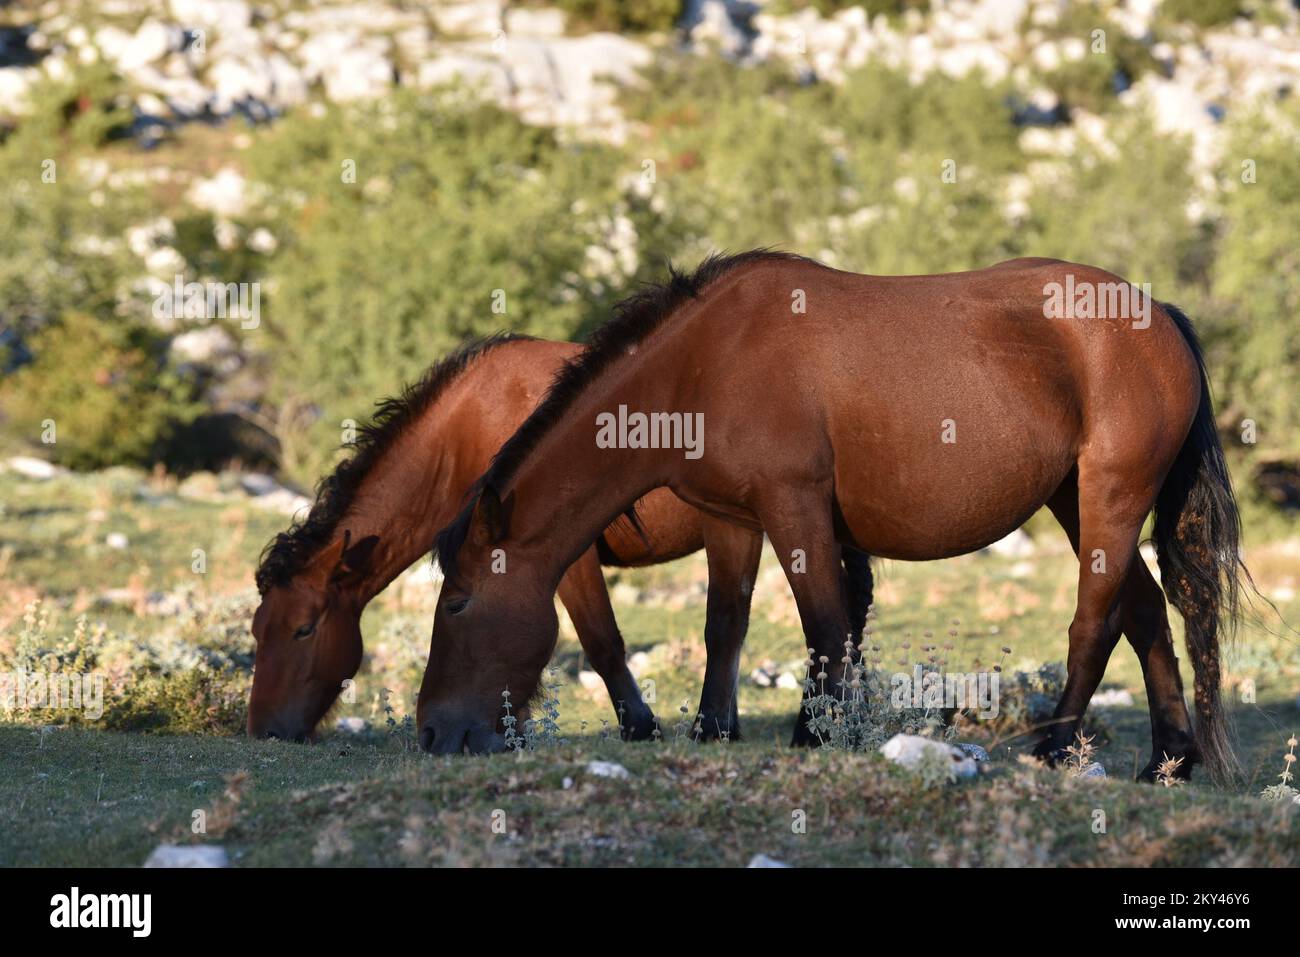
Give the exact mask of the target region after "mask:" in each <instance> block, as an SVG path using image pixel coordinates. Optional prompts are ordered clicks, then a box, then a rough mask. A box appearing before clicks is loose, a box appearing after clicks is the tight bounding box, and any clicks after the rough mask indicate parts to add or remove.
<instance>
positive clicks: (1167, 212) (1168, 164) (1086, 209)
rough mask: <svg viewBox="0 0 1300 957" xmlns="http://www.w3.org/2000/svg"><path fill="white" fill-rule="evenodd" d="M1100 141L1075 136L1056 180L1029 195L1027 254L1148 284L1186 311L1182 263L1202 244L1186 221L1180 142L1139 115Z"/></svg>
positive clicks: (1189, 191) (1184, 156)
mask: <svg viewBox="0 0 1300 957" xmlns="http://www.w3.org/2000/svg"><path fill="white" fill-rule="evenodd" d="M1108 136H1109V138H1110V140H1111V142H1110V143H1109V144H1107V145H1095V144H1093V143H1091V142H1089V141H1086V140H1084V139H1083V138H1082V137H1080V143H1079V145H1078V146H1077V148H1076V149H1075V150H1074V151H1073V152H1072V153H1071V155H1070V156H1069V158H1068V159H1066V160H1064V161H1063V163H1064V165H1063V167H1062V168H1061V170H1060V171H1059V173H1060V175H1059V178H1058V179H1057V181H1056V182H1054V183H1053V184H1052V185H1051V187H1050V188H1043V189H1039V190H1038V191H1037V192H1036V193H1035V195H1034V197H1033V199H1032V201H1031V204H1030V205H1031V208H1032V214H1031V222H1030V224H1029V229H1028V233H1027V236H1026V240H1027V243H1028V244H1029V245H1028V249H1029V251H1030V252H1031V253H1032V254H1033V255H1038V256H1053V257H1057V258H1060V259H1070V260H1074V261H1076V262H1084V263H1089V264H1091V265H1094V266H1100V267H1102V268H1103V269H1108V270H1110V271H1111V272H1114V273H1116V274H1117V275H1119V276H1122V277H1124V278H1125V279H1127V280H1129V281H1130V282H1134V283H1139V284H1140V283H1146V282H1149V283H1151V287H1152V294H1153V295H1154V296H1155V297H1156V298H1157V299H1168V300H1172V301H1178V300H1179V299H1180V298H1181V299H1182V300H1183V302H1182V303H1180V304H1181V305H1183V306H1184V307H1185V308H1187V309H1188V310H1189V312H1190V311H1191V309H1192V304H1189V303H1188V302H1187V295H1186V294H1187V290H1188V285H1189V283H1188V281H1187V280H1189V279H1191V278H1194V277H1191V276H1189V274H1188V270H1189V268H1190V266H1189V264H1191V263H1194V262H1195V261H1196V260H1197V258H1198V256H1200V255H1201V254H1202V253H1203V252H1204V249H1203V246H1204V242H1205V240H1204V238H1203V237H1201V236H1200V235H1199V234H1198V233H1197V231H1196V230H1195V229H1194V228H1193V226H1192V224H1191V223H1189V222H1188V217H1187V210H1188V206H1189V204H1190V203H1191V201H1192V197H1193V184H1192V177H1191V173H1190V172H1189V171H1188V167H1189V165H1190V151H1189V147H1188V143H1187V141H1186V140H1185V139H1182V138H1179V137H1174V136H1162V135H1160V134H1158V133H1156V132H1155V131H1154V129H1153V127H1152V123H1151V121H1150V119H1149V118H1148V117H1145V116H1142V115H1134V116H1131V117H1125V118H1124V119H1123V120H1122V121H1117V122H1116V123H1114V124H1112V126H1111V127H1110V128H1109V130H1108Z"/></svg>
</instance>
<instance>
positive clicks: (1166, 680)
mask: <svg viewBox="0 0 1300 957" xmlns="http://www.w3.org/2000/svg"><path fill="white" fill-rule="evenodd" d="M1047 505H1048V508H1049V509H1050V510H1051V512H1052V514H1053V516H1055V518H1056V520H1057V522H1059V523H1060V525H1061V528H1062V529H1064V531H1065V533H1066V535H1067V536H1068V537H1069V539H1070V545H1071V547H1073V549H1074V551H1075V553H1076V554H1078V552H1079V491H1078V485H1077V482H1076V481H1075V478H1074V476H1073V475H1071V477H1070V478H1069V479H1068V480H1067V481H1066V482H1065V483H1064V484H1062V486H1061V488H1060V489H1059V490H1058V491H1057V492H1056V494H1055V495H1054V496H1053V497H1052V499H1051V500H1049V501H1048V503H1047ZM1080 571H1081V573H1082V568H1081V569H1080ZM1119 624H1120V628H1121V630H1122V631H1123V633H1124V636H1125V637H1126V638H1127V639H1128V642H1129V644H1130V645H1131V646H1132V648H1133V650H1134V652H1135V653H1136V654H1137V657H1138V662H1139V663H1140V664H1141V666H1142V679H1143V682H1144V684H1145V685H1146V690H1147V703H1148V707H1149V708H1150V709H1151V741H1152V756H1151V761H1150V763H1148V764H1147V766H1146V768H1145V769H1143V771H1142V772H1141V773H1140V774H1139V775H1138V780H1144V781H1154V780H1155V771H1156V768H1157V767H1158V766H1159V764H1160V762H1161V761H1163V760H1164V759H1165V757H1166V756H1168V757H1171V758H1180V757H1181V758H1183V759H1184V760H1183V762H1182V764H1180V765H1179V767H1178V771H1177V772H1176V773H1177V774H1178V776H1180V777H1187V776H1190V771H1191V765H1192V764H1193V763H1194V761H1195V750H1194V739H1193V736H1192V730H1191V719H1190V718H1189V717H1188V713H1187V703H1186V701H1185V700H1184V698H1183V682H1182V677H1181V676H1180V675H1179V672H1178V657H1177V655H1176V654H1175V653H1174V645H1173V639H1172V637H1171V635H1170V631H1169V617H1168V614H1167V611H1166V607H1165V598H1164V592H1162V591H1161V590H1160V586H1159V585H1158V584H1157V583H1156V581H1155V579H1154V578H1153V577H1152V576H1151V572H1150V570H1149V569H1148V568H1147V566H1146V563H1145V562H1144V561H1142V559H1141V557H1140V556H1134V558H1133V560H1132V563H1131V565H1130V567H1129V571H1128V574H1127V576H1126V577H1125V579H1124V584H1123V586H1122V587H1121V590H1120V595H1119Z"/></svg>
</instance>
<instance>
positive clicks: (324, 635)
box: [248, 336, 871, 740]
mask: <svg viewBox="0 0 1300 957" xmlns="http://www.w3.org/2000/svg"><path fill="white" fill-rule="evenodd" d="M578 352H580V347H579V346H577V345H574V344H572V343H567V342H545V341H542V340H537V339H530V338H526V337H520V336H494V337H491V338H488V339H485V340H481V341H479V342H476V343H474V344H472V345H470V346H468V347H466V348H463V349H461V350H460V351H458V352H456V353H454V354H453V355H451V356H449V357H447V358H446V359H444V360H443V361H441V362H439V363H438V364H436V365H434V366H433V367H431V368H430V369H429V370H428V371H427V372H426V373H425V375H424V376H423V377H422V378H421V379H420V380H419V381H418V382H417V383H415V384H414V385H412V386H411V387H409V388H408V389H407V390H406V391H405V392H404V393H403V394H402V395H401V396H400V397H398V398H394V399H389V400H387V401H385V402H383V403H381V404H380V407H379V410H378V412H377V414H376V416H375V419H374V421H373V422H372V423H371V424H370V425H369V426H367V427H365V428H363V429H362V430H361V432H360V434H359V435H358V437H357V441H356V443H355V446H354V451H353V454H352V455H351V456H350V457H349V458H348V459H347V460H345V461H344V462H343V463H342V464H341V465H339V467H338V468H337V469H336V470H335V471H334V473H333V474H332V475H330V476H329V477H327V478H326V479H325V480H324V481H323V482H322V483H321V485H320V489H319V491H318V495H317V499H316V502H315V504H314V505H313V506H312V508H311V510H310V512H309V513H308V515H307V517H306V518H305V519H304V520H303V521H302V522H301V523H299V524H297V525H295V526H294V527H293V528H292V529H290V530H289V531H288V532H283V533H281V534H279V535H277V536H276V537H275V539H274V540H273V541H272V542H271V544H270V545H269V546H268V547H267V550H266V552H265V554H264V556H263V559H262V563H261V566H260V567H259V568H258V571H257V586H258V590H259V592H260V593H261V595H262V602H261V604H260V606H259V607H258V609H257V611H256V613H255V614H254V616H253V634H254V636H255V638H256V640H257V662H256V664H257V667H256V669H255V671H254V674H253V689H252V694H251V696H250V699H249V703H248V733H249V734H250V735H253V736H275V737H279V738H284V739H290V740H303V739H305V738H307V737H308V736H310V735H311V734H312V733H313V731H314V729H315V727H316V725H317V724H318V723H319V721H320V719H321V718H322V717H323V716H324V715H325V713H326V712H327V711H328V710H329V708H330V707H331V706H332V705H333V703H334V700H335V699H336V698H337V696H338V694H339V692H340V691H341V689H342V687H343V682H344V681H345V680H346V679H348V678H351V677H352V676H353V675H355V674H356V672H357V669H358V668H359V667H360V664H361V653H362V638H361V613H362V611H363V610H364V609H365V607H366V605H367V604H368V603H369V602H370V600H371V599H372V598H374V597H375V596H376V595H377V594H379V592H381V591H383V590H384V588H386V587H387V586H388V584H389V583H390V582H391V581H392V580H393V579H394V578H396V577H397V575H398V574H400V573H401V572H402V571H403V570H404V569H405V568H407V567H408V566H410V565H411V564H413V563H414V562H415V561H417V560H418V559H420V558H421V557H423V556H424V555H426V554H427V553H428V546H429V542H430V541H431V540H432V539H433V536H434V534H435V533H436V532H437V530H438V529H440V528H442V527H443V526H444V525H446V524H447V523H448V522H449V521H451V519H452V518H454V517H455V514H456V511H457V509H458V508H459V507H460V505H461V503H462V502H463V501H464V497H465V492H466V490H467V489H469V487H470V486H471V484H472V482H473V480H474V479H475V478H476V477H477V476H478V475H479V474H480V473H481V472H482V471H483V470H484V469H485V468H487V466H488V463H489V462H490V460H491V457H492V454H493V453H494V452H495V451H496V450H497V449H498V448H499V447H500V446H501V443H502V442H504V441H505V440H506V439H507V438H508V437H509V436H510V435H511V433H512V432H513V431H514V430H515V428H516V427H517V426H518V425H519V424H520V423H521V422H523V420H524V419H525V418H526V417H527V415H528V413H529V412H530V411H531V410H532V409H533V407H534V406H535V405H536V404H537V401H538V400H539V399H540V397H541V396H542V395H543V393H544V392H545V390H546V387H547V386H548V385H549V384H550V381H551V379H552V377H553V376H554V374H555V373H556V372H557V371H558V370H559V369H561V368H562V367H563V365H564V363H565V362H566V361H568V360H570V359H572V358H573V357H574V356H575V355H576V354H577V353H578ZM638 515H639V516H640V519H641V524H642V529H641V532H642V533H641V534H637V533H636V532H635V531H634V530H633V529H631V528H630V527H629V526H628V525H627V523H625V522H616V523H614V524H613V525H611V527H610V528H608V529H606V530H605V531H604V533H602V534H601V535H599V536H598V537H597V538H596V541H595V546H594V547H593V548H591V549H588V550H586V551H585V552H584V554H583V555H582V556H581V557H579V559H578V560H577V561H576V562H575V563H574V564H573V566H572V567H571V568H570V569H569V570H568V572H567V573H566V574H565V575H564V577H563V579H562V581H561V582H560V585H559V598H560V601H561V602H563V604H564V607H565V608H566V609H567V610H568V612H569V615H570V616H571V618H572V619H573V624H574V628H575V630H576V631H577V633H578V638H579V640H580V641H581V643H582V647H583V650H584V651H585V652H586V654H587V657H588V659H589V660H590V661H591V664H592V667H593V668H595V670H596V672H597V673H598V674H599V675H600V676H601V678H602V679H603V680H604V682H605V687H606V688H607V689H608V690H609V696H610V700H611V701H612V702H613V703H614V707H615V709H616V710H617V711H618V712H619V720H620V726H621V732H622V734H623V735H624V736H625V737H628V738H632V739H643V738H648V737H650V736H651V734H652V733H653V731H654V727H655V724H654V715H653V713H652V712H651V710H650V708H648V707H647V706H646V704H645V702H644V701H642V699H641V694H640V691H639V689H638V687H637V684H636V681H635V680H634V679H633V677H632V675H631V673H630V672H629V671H628V668H627V664H626V660H625V655H626V652H625V648H624V644H623V637H622V635H621V634H620V633H619V630H618V623H617V622H616V621H615V619H614V612H613V609H612V608H611V607H610V603H609V594H608V592H607V591H606V588H605V581H604V578H603V576H602V575H601V571H600V565H601V563H602V562H603V563H604V564H606V565H615V566H641V565H651V564H656V563H659V562H665V561H671V560H672V559H675V558H679V557H681V556H683V555H688V554H690V553H691V552H694V551H697V550H698V549H699V548H700V547H701V546H703V547H705V548H706V550H707V552H708V556H709V570H710V592H709V598H708V622H707V624H706V627H705V635H706V643H707V645H708V648H709V658H708V666H707V671H706V677H705V685H704V692H703V695H702V698H701V705H700V715H701V725H702V733H703V734H704V735H707V736H710V737H716V736H720V735H723V734H726V735H728V736H730V737H733V738H734V737H736V736H738V733H739V726H738V723H737V718H736V700H735V699H736V683H737V680H738V668H739V656H740V648H741V644H742V643H743V641H744V636H745V631H746V629H747V626H748V622H749V590H750V588H751V587H752V584H753V581H754V575H755V571H756V566H757V562H758V553H757V551H756V550H754V549H753V547H752V542H751V541H750V540H749V537H748V535H747V534H743V535H739V536H738V535H737V534H736V533H735V531H734V530H733V529H732V528H731V526H729V525H727V524H726V523H724V522H719V521H717V520H716V519H711V518H708V517H706V516H702V515H701V514H700V513H699V512H697V511H696V510H695V509H693V508H691V507H690V506H688V505H686V504H684V503H683V502H682V501H681V500H680V499H678V498H677V497H676V496H674V495H672V494H671V493H670V492H669V491H667V490H666V489H661V490H657V491H654V492H651V493H650V494H649V495H647V496H646V497H645V499H644V501H642V502H641V503H640V504H639V505H638ZM845 568H846V572H845V585H846V588H848V589H849V594H850V596H852V597H853V598H854V599H855V601H854V602H853V603H852V604H851V605H850V606H849V611H850V615H851V617H853V619H854V621H855V622H856V629H857V630H858V631H860V630H861V627H862V622H863V620H864V619H865V616H866V605H867V604H868V603H869V602H870V590H871V572H870V568H869V566H868V565H867V561H866V556H863V555H860V554H856V553H854V554H848V553H846V555H845ZM498 698H499V695H498Z"/></svg>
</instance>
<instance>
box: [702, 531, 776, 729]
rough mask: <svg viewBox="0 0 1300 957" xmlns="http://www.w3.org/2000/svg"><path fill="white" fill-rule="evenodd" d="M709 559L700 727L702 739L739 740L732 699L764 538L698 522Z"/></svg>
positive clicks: (737, 680)
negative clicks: (724, 738) (700, 524)
mask: <svg viewBox="0 0 1300 957" xmlns="http://www.w3.org/2000/svg"><path fill="white" fill-rule="evenodd" d="M703 531H704V549H705V551H706V552H707V554H708V556H709V601H708V619H707V621H706V622H705V625H704V647H705V649H706V650H707V651H708V663H707V664H706V665H705V667H704V690H703V692H702V693H701V695H700V710H699V728H700V734H701V735H702V736H703V737H706V738H722V737H726V738H727V739H728V740H731V741H735V740H737V739H738V738H739V737H740V718H739V715H738V713H737V709H736V695H737V692H738V689H739V684H740V649H741V646H742V645H743V644H744V643H745V632H746V631H747V630H748V629H749V607H750V602H751V599H752V598H753V594H754V576H755V575H756V574H757V573H758V560H759V557H760V556H761V555H762V551H763V534H762V533H761V532H755V531H751V530H750V529H747V528H741V527H740V526H738V525H730V524H728V523H726V522H722V521H720V520H718V519H713V518H705V519H704V522H703Z"/></svg>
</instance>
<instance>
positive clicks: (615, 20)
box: [548, 0, 685, 33]
mask: <svg viewBox="0 0 1300 957" xmlns="http://www.w3.org/2000/svg"><path fill="white" fill-rule="evenodd" d="M548 5H550V6H556V7H559V8H560V9H561V10H563V11H564V12H565V14H566V15H567V22H568V25H569V28H570V29H587V30H611V31H613V32H615V33H642V32H651V31H661V30H671V29H672V28H673V27H674V26H675V25H676V24H677V21H678V20H680V19H681V16H682V10H683V8H684V6H685V4H684V3H683V2H682V0H636V2H635V3H628V2H627V0H554V2H553V3H551V4H548Z"/></svg>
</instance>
